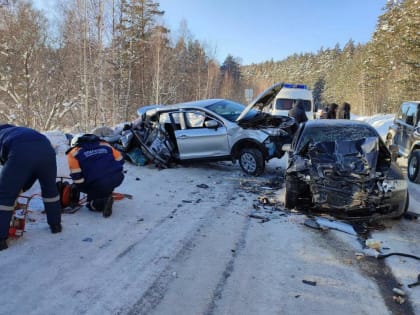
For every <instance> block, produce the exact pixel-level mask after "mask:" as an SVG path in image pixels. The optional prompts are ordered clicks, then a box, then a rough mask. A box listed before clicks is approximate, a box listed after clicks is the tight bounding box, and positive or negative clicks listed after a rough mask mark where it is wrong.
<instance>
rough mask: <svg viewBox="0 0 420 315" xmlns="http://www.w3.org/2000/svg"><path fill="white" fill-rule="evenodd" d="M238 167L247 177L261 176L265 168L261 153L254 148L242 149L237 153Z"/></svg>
mask: <svg viewBox="0 0 420 315" xmlns="http://www.w3.org/2000/svg"><path fill="white" fill-rule="evenodd" d="M239 165H240V166H241V168H242V170H243V171H244V172H245V173H247V174H249V175H253V176H259V175H261V174H262V173H263V172H264V167H265V162H264V157H263V154H262V152H261V151H260V150H258V149H255V148H246V149H242V151H241V152H240V153H239Z"/></svg>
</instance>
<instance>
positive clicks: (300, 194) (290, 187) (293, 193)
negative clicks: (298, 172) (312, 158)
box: [284, 176, 312, 210]
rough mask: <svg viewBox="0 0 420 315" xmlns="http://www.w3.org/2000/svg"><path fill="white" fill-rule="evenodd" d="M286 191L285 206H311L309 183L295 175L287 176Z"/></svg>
mask: <svg viewBox="0 0 420 315" xmlns="http://www.w3.org/2000/svg"><path fill="white" fill-rule="evenodd" d="M285 183H286V191H285V196H284V206H285V207H286V208H287V209H294V208H296V209H298V210H299V209H305V208H311V207H312V203H311V192H310V189H309V186H308V184H306V183H305V182H303V181H301V180H299V179H297V178H296V177H295V176H286V179H285Z"/></svg>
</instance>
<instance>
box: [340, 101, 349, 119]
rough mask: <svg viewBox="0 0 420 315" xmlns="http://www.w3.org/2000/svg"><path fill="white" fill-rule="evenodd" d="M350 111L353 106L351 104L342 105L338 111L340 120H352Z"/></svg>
mask: <svg viewBox="0 0 420 315" xmlns="http://www.w3.org/2000/svg"><path fill="white" fill-rule="evenodd" d="M350 109H351V106H350V104H349V103H347V102H344V103H343V104H341V106H340V108H339V110H338V118H339V119H350Z"/></svg>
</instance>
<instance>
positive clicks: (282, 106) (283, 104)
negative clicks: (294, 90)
mask: <svg viewBox="0 0 420 315" xmlns="http://www.w3.org/2000/svg"><path fill="white" fill-rule="evenodd" d="M301 101H302V102H303V108H304V109H305V112H310V111H311V101H309V100H301ZM294 102H295V100H292V99H285V98H278V99H276V109H278V110H290V109H292V108H293V103H294Z"/></svg>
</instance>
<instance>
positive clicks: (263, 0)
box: [157, 0, 387, 65]
mask: <svg viewBox="0 0 420 315" xmlns="http://www.w3.org/2000/svg"><path fill="white" fill-rule="evenodd" d="M157 2H159V3H160V8H161V9H162V10H164V11H165V15H164V17H163V20H164V22H165V23H166V25H167V26H168V27H169V28H170V29H171V30H172V32H173V33H174V35H175V36H176V34H177V30H178V29H179V25H180V22H181V21H182V20H185V21H186V22H187V25H188V29H189V30H190V32H191V34H192V35H193V37H194V39H197V40H199V41H201V42H205V43H207V44H208V45H209V47H211V50H212V51H214V50H215V51H216V55H215V56H216V58H217V59H218V60H219V61H220V62H223V60H224V59H225V58H226V56H227V55H228V54H231V55H232V56H234V57H239V58H241V59H242V64H243V65H246V64H250V63H258V62H263V61H267V60H271V59H273V60H274V61H278V60H283V59H285V58H286V57H287V56H290V55H292V54H294V53H305V52H317V51H318V50H319V49H320V48H321V47H323V48H333V47H334V46H335V45H336V44H337V43H339V44H340V47H343V46H344V45H345V44H346V43H347V42H348V40H349V39H353V40H354V41H355V42H356V43H366V42H368V41H369V40H370V39H371V36H372V34H373V32H374V31H375V28H376V23H377V20H378V17H379V16H380V15H381V14H383V13H384V11H383V7H384V6H385V5H386V2H387V1H386V0H318V1H316V0H289V1H286V0H242V1H241V0H160V1H159V0H158V1H157Z"/></svg>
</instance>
